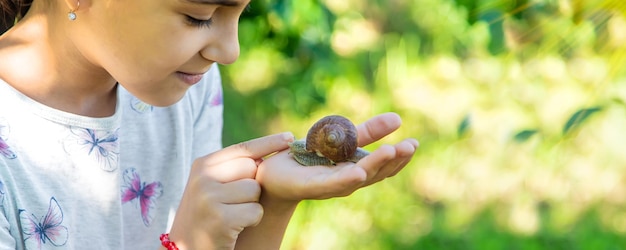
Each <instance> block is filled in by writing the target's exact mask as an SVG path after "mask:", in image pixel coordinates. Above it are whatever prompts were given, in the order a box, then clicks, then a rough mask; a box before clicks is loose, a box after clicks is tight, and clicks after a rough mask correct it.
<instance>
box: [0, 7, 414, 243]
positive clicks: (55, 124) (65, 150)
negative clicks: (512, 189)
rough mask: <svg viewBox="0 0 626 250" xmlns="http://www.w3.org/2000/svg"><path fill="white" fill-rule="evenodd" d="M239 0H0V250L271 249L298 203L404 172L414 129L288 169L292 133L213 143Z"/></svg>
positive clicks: (365, 137) (386, 125) (388, 123)
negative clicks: (353, 152)
mask: <svg viewBox="0 0 626 250" xmlns="http://www.w3.org/2000/svg"><path fill="white" fill-rule="evenodd" d="M247 4H249V0H133V1H118V0H63V1H60V0H59V1H51V0H0V8H2V11H3V12H2V13H3V18H2V19H3V20H6V21H7V22H6V23H5V25H4V27H0V31H4V30H7V29H8V30H7V31H6V32H4V34H2V36H0V212H1V216H0V249H157V248H159V247H161V248H163V249H164V248H167V249H176V248H175V247H174V245H175V246H176V247H178V249H233V248H237V249H277V248H278V247H279V246H280V243H281V241H282V237H283V235H284V231H285V228H286V226H287V224H288V222H289V220H290V218H291V215H292V213H293V211H294V210H295V208H296V206H297V204H298V203H299V202H300V201H301V200H303V199H326V198H331V197H338V196H346V195H349V194H351V193H352V192H354V191H355V190H357V189H359V188H361V187H365V186H368V185H370V184H373V183H376V182H378V181H381V180H383V179H385V178H386V177H389V176H393V175H395V174H396V173H397V172H398V171H400V170H401V169H402V168H403V167H404V166H405V165H406V164H407V163H408V162H409V160H410V159H411V157H412V156H413V154H414V152H415V150H416V148H417V146H418V143H417V141H416V140H415V139H406V140H404V141H401V142H399V143H398V144H396V145H385V146H381V147H380V148H379V149H377V150H375V151H374V152H372V153H371V155H370V156H368V157H366V158H364V159H362V160H361V161H359V162H358V163H357V164H345V163H342V164H339V166H337V167H332V168H330V167H323V166H313V167H302V166H299V165H298V163H296V162H295V161H293V160H292V159H291V157H290V156H289V155H288V153H287V150H286V149H287V148H288V145H287V143H288V142H290V141H292V140H293V136H292V135H291V134H290V133H282V134H275V135H270V136H266V137H262V138H258V139H254V140H250V141H247V142H243V143H240V144H236V145H233V146H230V147H226V148H224V149H221V136H220V135H221V129H222V120H221V118H222V103H221V99H222V96H221V81H220V76H219V71H218V68H217V64H229V63H232V62H234V61H235V60H236V59H237V57H238V55H239V44H238V41H237V39H238V38H237V26H238V19H239V16H240V15H241V13H242V11H243V10H244V8H245V7H246V5H247ZM13 20H19V21H18V22H16V23H15V24H14V21H13ZM13 24H14V25H13ZM400 123H401V122H400V118H399V117H398V116H397V115H395V114H393V113H388V114H382V115H379V116H376V117H374V118H372V119H370V120H368V121H366V122H365V123H363V124H361V125H359V126H358V134H359V145H360V146H364V145H367V144H370V143H372V142H374V141H377V140H379V139H380V138H382V137H384V136H386V135H387V134H389V133H391V132H393V131H394V130H396V129H397V128H398V127H399V126H400ZM268 155H272V156H271V157H267V156H268ZM167 232H169V234H165V233H167ZM162 234H163V235H162ZM159 236H163V237H161V240H159Z"/></svg>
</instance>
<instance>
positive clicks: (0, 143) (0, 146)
mask: <svg viewBox="0 0 626 250" xmlns="http://www.w3.org/2000/svg"><path fill="white" fill-rule="evenodd" d="M8 133H9V125H8V124H6V122H5V120H4V119H0V155H2V156H4V157H5V158H7V159H15V158H17V155H15V153H13V150H11V147H9V144H8V143H7V142H6V136H7V134H8Z"/></svg>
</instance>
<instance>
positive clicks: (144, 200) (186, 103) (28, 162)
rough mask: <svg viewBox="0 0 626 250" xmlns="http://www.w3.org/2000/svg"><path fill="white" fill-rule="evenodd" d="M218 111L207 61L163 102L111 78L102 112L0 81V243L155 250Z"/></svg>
mask: <svg viewBox="0 0 626 250" xmlns="http://www.w3.org/2000/svg"><path fill="white" fill-rule="evenodd" d="M222 112H223V105H222V87H221V80H220V75H219V70H218V67H217V66H213V67H212V69H211V70H210V71H209V72H207V74H206V75H205V76H204V78H203V80H202V81H201V82H199V83H198V84H196V85H194V86H192V87H191V88H190V89H189V91H188V92H187V93H186V95H185V96H184V98H183V99H182V100H181V101H179V102H178V103H176V104H174V105H172V106H170V107H165V108H159V107H152V106H150V105H147V104H145V103H143V102H141V101H139V100H138V99H137V98H135V97H133V96H132V95H131V94H129V93H128V92H127V91H126V90H125V89H123V88H122V87H121V86H118V102H117V107H116V111H115V114H114V115H113V116H111V117H105V118H91V117H85V116H79V115H75V114H71V113H67V112H63V111H60V110H56V109H52V108H50V107H48V106H45V105H43V104H41V103H38V102H36V101H34V100H32V99H30V98H28V97H26V96H25V95H23V94H21V93H19V92H18V91H16V90H15V89H13V88H12V87H11V86H10V85H8V84H6V83H5V82H3V81H2V80H0V249H157V248H158V247H159V246H160V241H159V236H160V234H162V233H165V232H167V230H169V227H170V226H171V223H172V220H173V218H174V215H175V211H176V209H177V207H178V204H179V202H180V199H181V196H182V193H183V190H184V187H185V184H186V182H187V178H188V174H189V170H190V168H191V164H192V162H193V160H194V159H195V158H197V157H199V156H202V155H206V154H208V153H210V152H213V151H215V150H218V149H220V148H221V132H222Z"/></svg>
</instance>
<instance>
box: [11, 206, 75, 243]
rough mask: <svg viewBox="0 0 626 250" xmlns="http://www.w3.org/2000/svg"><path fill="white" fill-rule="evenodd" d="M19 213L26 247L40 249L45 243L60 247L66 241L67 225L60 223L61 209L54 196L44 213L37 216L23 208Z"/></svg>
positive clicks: (61, 217) (61, 218)
mask: <svg viewBox="0 0 626 250" xmlns="http://www.w3.org/2000/svg"><path fill="white" fill-rule="evenodd" d="M19 215H20V221H21V223H22V233H23V234H24V244H25V245H26V249H35V248H36V249H41V248H42V247H43V246H45V245H47V244H50V245H52V246H55V247H60V246H64V245H65V243H66V242H67V238H68V231H67V227H65V226H63V225H61V223H63V210H62V209H61V206H59V202H57V200H56V199H55V198H54V197H51V198H50V205H49V206H48V212H47V213H46V215H44V216H42V217H37V216H35V214H33V213H30V214H29V213H28V212H27V211H26V210H25V209H20V210H19Z"/></svg>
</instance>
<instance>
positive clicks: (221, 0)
mask: <svg viewBox="0 0 626 250" xmlns="http://www.w3.org/2000/svg"><path fill="white" fill-rule="evenodd" d="M187 1H189V2H192V3H199V4H214V5H224V6H238V5H240V4H241V2H240V1H236V0H187Z"/></svg>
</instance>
